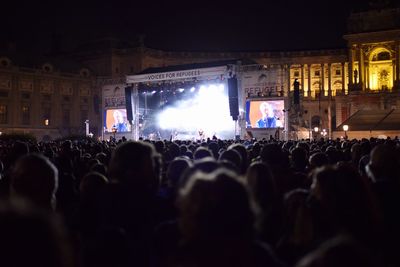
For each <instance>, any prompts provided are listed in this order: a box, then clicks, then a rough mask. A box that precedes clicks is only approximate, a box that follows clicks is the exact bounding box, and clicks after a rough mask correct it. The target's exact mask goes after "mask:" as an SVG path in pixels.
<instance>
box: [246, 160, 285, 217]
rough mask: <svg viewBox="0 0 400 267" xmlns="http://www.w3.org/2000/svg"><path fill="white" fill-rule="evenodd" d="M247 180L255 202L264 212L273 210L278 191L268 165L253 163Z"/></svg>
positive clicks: (248, 171)
mask: <svg viewBox="0 0 400 267" xmlns="http://www.w3.org/2000/svg"><path fill="white" fill-rule="evenodd" d="M246 179H247V185H248V188H249V190H250V192H251V193H252V195H253V198H254V200H255V202H257V204H258V205H259V206H260V207H261V208H262V209H263V210H268V209H271V207H272V206H273V205H274V204H275V203H276V201H277V198H278V190H277V188H276V184H275V181H274V177H273V175H272V172H271V170H270V168H269V167H268V165H266V164H265V163H262V162H254V163H252V164H251V165H250V166H249V168H248V169H247V173H246Z"/></svg>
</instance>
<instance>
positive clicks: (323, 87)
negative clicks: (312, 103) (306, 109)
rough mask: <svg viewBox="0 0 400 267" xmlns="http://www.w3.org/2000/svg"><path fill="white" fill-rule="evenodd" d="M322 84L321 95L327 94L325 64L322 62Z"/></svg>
mask: <svg viewBox="0 0 400 267" xmlns="http://www.w3.org/2000/svg"><path fill="white" fill-rule="evenodd" d="M320 82H321V86H320V94H321V93H322V94H321V97H322V96H324V95H325V64H324V63H322V64H321V80H320Z"/></svg>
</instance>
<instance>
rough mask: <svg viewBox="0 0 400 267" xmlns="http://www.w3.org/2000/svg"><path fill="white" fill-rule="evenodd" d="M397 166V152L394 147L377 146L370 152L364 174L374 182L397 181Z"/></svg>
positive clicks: (399, 160) (398, 157)
mask: <svg viewBox="0 0 400 267" xmlns="http://www.w3.org/2000/svg"><path fill="white" fill-rule="evenodd" d="M399 164H400V156H399V151H397V150H396V148H395V147H394V146H391V145H378V146H376V147H374V148H373V149H372V151H371V156H370V160H369V163H368V165H367V166H366V173H367V175H368V177H369V178H370V179H371V180H372V181H374V182H376V181H379V180H393V181H394V180H399V178H398V176H399V175H400V171H399V170H400V166H399Z"/></svg>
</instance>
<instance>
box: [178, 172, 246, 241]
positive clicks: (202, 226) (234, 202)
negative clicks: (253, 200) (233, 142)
mask: <svg viewBox="0 0 400 267" xmlns="http://www.w3.org/2000/svg"><path fill="white" fill-rule="evenodd" d="M178 205H179V209H180V211H181V220H180V227H181V230H182V234H183V238H184V240H186V241H202V240H203V241H205V240H207V241H212V240H219V241H223V240H225V241H228V240H235V239H236V240H237V239H249V238H251V234H252V229H253V213H252V210H251V207H250V201H249V197H248V194H247V191H246V188H245V186H244V185H243V184H242V183H241V182H240V181H239V179H238V178H237V176H236V175H235V174H234V173H232V172H230V171H228V170H226V169H219V170H217V171H215V172H212V173H210V174H205V173H203V172H196V173H195V174H193V176H192V177H191V178H190V179H189V181H188V183H187V184H186V185H185V186H184V187H183V188H182V189H181V191H180V196H179V201H178Z"/></svg>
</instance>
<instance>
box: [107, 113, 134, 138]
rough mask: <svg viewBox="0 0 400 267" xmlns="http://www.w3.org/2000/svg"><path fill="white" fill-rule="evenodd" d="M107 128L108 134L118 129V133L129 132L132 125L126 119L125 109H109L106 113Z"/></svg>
mask: <svg viewBox="0 0 400 267" xmlns="http://www.w3.org/2000/svg"><path fill="white" fill-rule="evenodd" d="M105 122H106V128H107V132H112V129H113V128H114V129H116V130H117V132H129V131H130V124H129V123H128V119H127V117H126V110H125V109H109V110H107V112H106V118H105Z"/></svg>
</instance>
